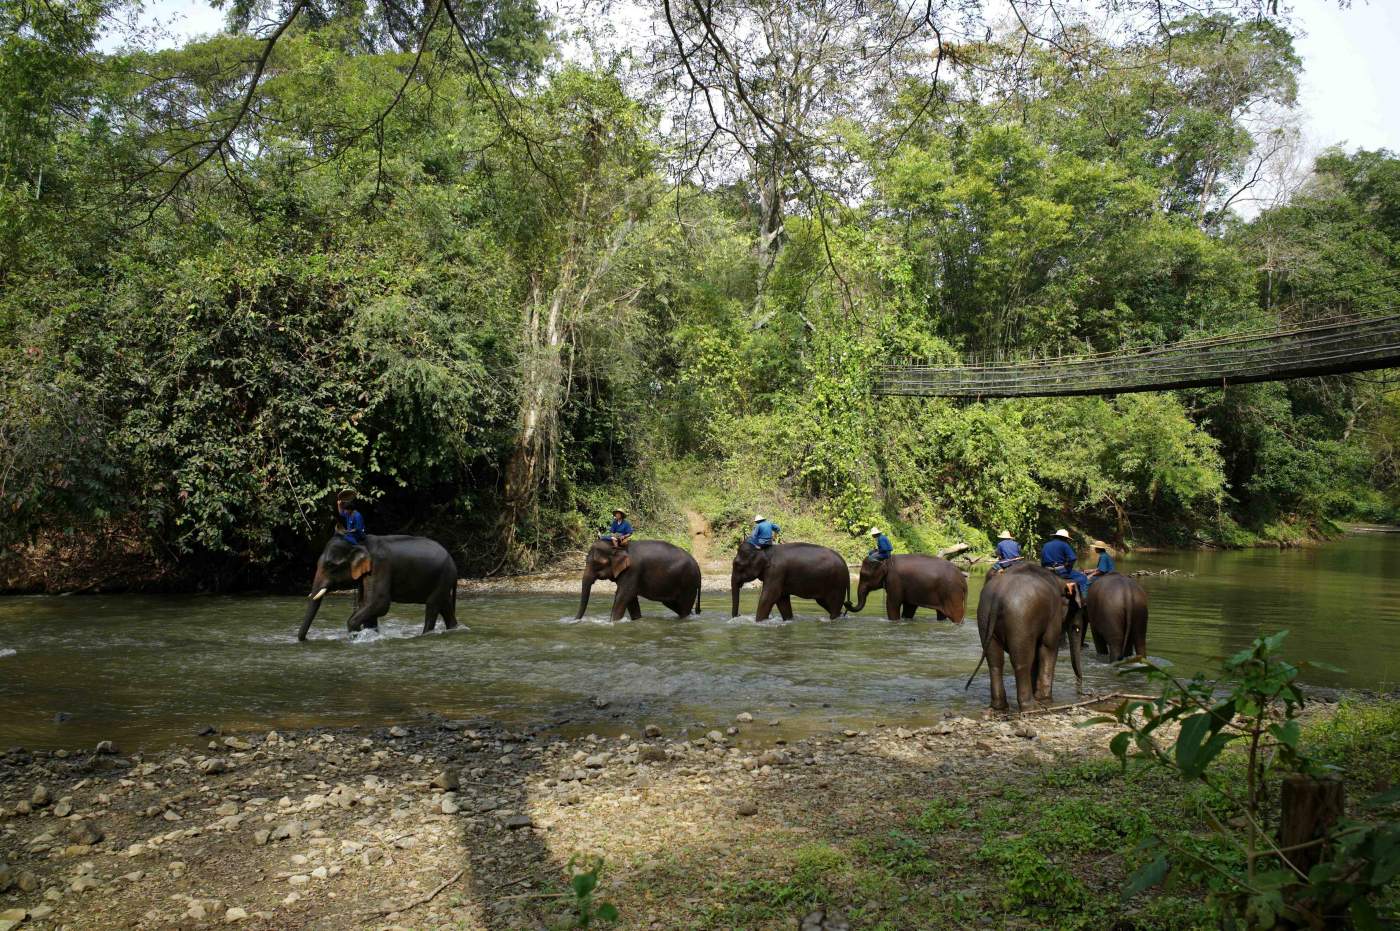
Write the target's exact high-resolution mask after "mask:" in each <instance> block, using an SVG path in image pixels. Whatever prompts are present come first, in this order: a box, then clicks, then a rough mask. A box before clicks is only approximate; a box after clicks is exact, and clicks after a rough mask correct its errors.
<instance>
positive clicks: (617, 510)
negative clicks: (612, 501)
mask: <svg viewBox="0 0 1400 931" xmlns="http://www.w3.org/2000/svg"><path fill="white" fill-rule="evenodd" d="M612 512H613V513H614V514H621V515H622V516H623V517H626V516H627V512H626V511H624V510H623V509H622V508H613V509H612Z"/></svg>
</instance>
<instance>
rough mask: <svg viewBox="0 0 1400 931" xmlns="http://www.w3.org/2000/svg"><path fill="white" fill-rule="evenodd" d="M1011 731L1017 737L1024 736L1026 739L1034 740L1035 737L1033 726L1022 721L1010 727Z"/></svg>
mask: <svg viewBox="0 0 1400 931" xmlns="http://www.w3.org/2000/svg"><path fill="white" fill-rule="evenodd" d="M1011 733H1013V734H1015V735H1016V736H1017V737H1024V738H1026V739H1027V740H1035V737H1036V733H1035V728H1033V727H1031V726H1030V725H1029V724H1026V723H1024V722H1022V723H1019V724H1017V725H1016V726H1015V727H1014V728H1012V730H1011Z"/></svg>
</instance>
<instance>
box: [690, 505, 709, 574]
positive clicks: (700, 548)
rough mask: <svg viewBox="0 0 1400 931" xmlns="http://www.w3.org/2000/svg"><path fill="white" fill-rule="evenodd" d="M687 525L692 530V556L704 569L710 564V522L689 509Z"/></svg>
mask: <svg viewBox="0 0 1400 931" xmlns="http://www.w3.org/2000/svg"><path fill="white" fill-rule="evenodd" d="M685 523H686V526H687V527H688V528H689V529H690V555H692V556H694V557H695V561H696V562H698V563H699V564H700V568H702V569H704V568H705V567H706V566H708V565H709V563H710V522H709V521H707V520H705V517H704V515H702V514H698V513H696V512H695V511H692V510H690V509H689V508H687V509H686V512H685Z"/></svg>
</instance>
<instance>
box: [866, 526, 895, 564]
mask: <svg viewBox="0 0 1400 931" xmlns="http://www.w3.org/2000/svg"><path fill="white" fill-rule="evenodd" d="M870 536H871V537H872V538H874V540H875V548H874V549H873V550H871V551H870V552H869V553H868V554H867V555H866V557H865V558H866V559H876V560H881V561H883V560H886V559H889V558H890V556H892V555H894V544H893V543H891V542H890V538H889V537H887V536H885V532H884V531H883V530H881V529H880V528H879V527H871V528H870Z"/></svg>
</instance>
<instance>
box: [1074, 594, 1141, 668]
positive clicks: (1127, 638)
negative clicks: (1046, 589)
mask: <svg viewBox="0 0 1400 931" xmlns="http://www.w3.org/2000/svg"><path fill="white" fill-rule="evenodd" d="M1084 617H1085V620H1087V621H1088V624H1087V625H1085V626H1086V628H1088V629H1091V630H1092V631H1093V633H1094V650H1095V652H1097V653H1099V654H1100V655H1103V654H1105V653H1107V654H1108V658H1109V659H1110V660H1111V661H1113V662H1117V661H1118V660H1121V659H1127V658H1128V657H1130V656H1146V655H1147V592H1146V591H1145V590H1144V589H1143V587H1142V586H1141V585H1139V584H1138V582H1137V579H1134V578H1131V577H1130V576H1126V575H1119V574H1118V573H1117V572H1109V573H1107V574H1105V575H1101V576H1099V577H1098V578H1096V579H1094V584H1092V585H1090V586H1089V594H1088V595H1087V596H1085V598H1084ZM1080 641H1081V643H1082V642H1083V635H1082V634H1081V635H1080ZM1130 647H1131V649H1132V652H1131V653H1130V652H1128V650H1129V648H1130Z"/></svg>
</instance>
